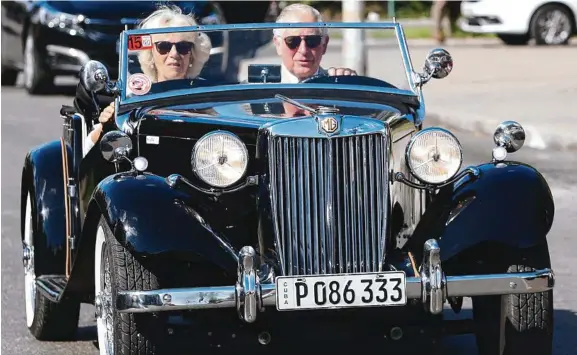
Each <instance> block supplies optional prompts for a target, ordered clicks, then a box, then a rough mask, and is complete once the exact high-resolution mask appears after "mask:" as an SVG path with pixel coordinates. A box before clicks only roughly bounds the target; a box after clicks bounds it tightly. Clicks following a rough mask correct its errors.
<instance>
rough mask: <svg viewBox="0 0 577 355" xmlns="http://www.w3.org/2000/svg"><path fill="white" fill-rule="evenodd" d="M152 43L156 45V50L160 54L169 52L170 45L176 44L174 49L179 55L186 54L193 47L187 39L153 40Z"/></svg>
mask: <svg viewBox="0 0 577 355" xmlns="http://www.w3.org/2000/svg"><path fill="white" fill-rule="evenodd" d="M154 45H155V46H156V50H157V51H158V53H160V54H162V55H164V54H166V53H168V52H170V50H171V49H172V46H176V51H177V52H178V54H180V55H185V54H188V53H190V51H191V50H192V49H193V48H194V43H193V42H188V41H180V42H176V43H174V42H169V41H158V42H154Z"/></svg>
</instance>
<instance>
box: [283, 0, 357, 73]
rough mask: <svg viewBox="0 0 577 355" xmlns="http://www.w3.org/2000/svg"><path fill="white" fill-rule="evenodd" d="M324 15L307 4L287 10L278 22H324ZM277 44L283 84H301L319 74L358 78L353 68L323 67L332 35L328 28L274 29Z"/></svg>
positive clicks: (288, 7) (296, 5)
mask: <svg viewBox="0 0 577 355" xmlns="http://www.w3.org/2000/svg"><path fill="white" fill-rule="evenodd" d="M322 21H323V20H322V16H321V14H320V12H319V11H318V10H317V9H315V8H314V7H312V6H309V5H305V4H292V5H289V6H287V7H285V8H284V9H283V10H282V12H281V13H280V14H279V16H278V18H277V21H276V22H277V23H287V22H290V23H298V22H322ZM273 42H274V44H275V47H276V51H277V54H278V55H279V56H280V57H281V59H282V65H281V82H283V83H298V82H301V81H302V80H304V79H307V78H310V77H312V76H315V75H357V73H356V72H355V71H354V70H352V69H349V68H329V69H328V70H326V69H323V68H322V67H321V65H320V64H321V60H322V58H323V55H324V54H325V53H326V50H327V45H328V42H329V36H328V34H327V30H326V29H325V28H294V29H293V28H283V29H275V30H274V38H273Z"/></svg>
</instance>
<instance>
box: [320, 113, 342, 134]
mask: <svg viewBox="0 0 577 355" xmlns="http://www.w3.org/2000/svg"><path fill="white" fill-rule="evenodd" d="M320 126H321V129H322V130H323V131H325V132H327V133H335V132H336V130H337V129H338V128H339V124H338V122H337V120H336V119H335V118H334V117H327V118H323V119H322V120H321V122H320Z"/></svg>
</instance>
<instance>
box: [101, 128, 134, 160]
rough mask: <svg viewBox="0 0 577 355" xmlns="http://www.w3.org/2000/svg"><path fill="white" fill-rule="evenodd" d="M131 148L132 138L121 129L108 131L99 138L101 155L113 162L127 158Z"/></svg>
mask: <svg viewBox="0 0 577 355" xmlns="http://www.w3.org/2000/svg"><path fill="white" fill-rule="evenodd" d="M131 150H132V140H131V139H130V137H129V136H128V135H127V134H126V133H124V132H121V131H110V132H108V133H106V134H105V135H104V136H102V139H101V140H100V151H101V152H102V156H103V157H104V159H106V160H108V161H110V162H113V163H117V162H119V161H120V160H122V159H128V156H129V155H130V151H131ZM129 161H130V160H129Z"/></svg>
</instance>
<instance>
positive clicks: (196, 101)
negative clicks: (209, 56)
mask: <svg viewBox="0 0 577 355" xmlns="http://www.w3.org/2000/svg"><path fill="white" fill-rule="evenodd" d="M301 25H302V26H304V27H306V28H307V29H308V30H309V31H310V30H311V29H316V31H327V33H328V34H329V36H330V38H331V40H330V42H329V44H328V48H327V49H326V53H325V54H324V57H323V62H322V63H323V67H325V68H326V67H329V66H335V65H340V64H342V63H339V61H340V60H341V58H342V56H341V52H340V50H339V49H340V48H342V47H341V44H339V36H340V35H341V33H344V34H345V35H347V36H349V35H351V33H352V36H353V37H352V38H354V36H356V35H358V36H359V37H358V38H362V37H361V36H365V37H366V38H368V39H369V41H368V42H366V43H367V44H366V47H365V50H366V51H367V52H366V53H367V58H368V59H367V61H368V66H367V68H368V69H367V73H366V74H365V73H363V72H361V73H360V74H363V75H356V76H346V75H339V76H329V75H328V74H319V75H316V76H313V77H311V78H309V79H306V80H304V81H302V82H300V83H294V82H290V81H287V80H285V79H283V78H284V75H285V74H284V73H283V71H282V70H281V66H280V63H281V59H280V58H279V57H278V55H277V52H276V50H275V49H274V45H275V44H274V43H271V46H270V47H266V48H264V49H263V52H261V53H258V54H257V55H256V56H255V58H254V59H251V61H247V62H244V63H243V64H242V65H241V67H242V68H241V71H240V72H239V74H238V81H234V82H223V81H219V80H217V79H214V78H204V77H203V78H189V79H175V80H170V81H162V82H153V80H151V79H150V78H149V77H148V76H146V75H144V74H143V73H142V70H141V69H142V68H141V67H140V64H139V61H138V54H139V53H140V51H142V50H150V49H144V47H145V44H146V43H151V42H153V41H152V40H151V37H150V36H152V37H154V36H157V35H160V34H163V33H167V32H171V33H172V34H176V33H185V32H198V31H202V32H208V31H260V30H269V31H270V30H271V29H277V30H281V29H287V28H288V29H290V30H291V31H294V30H295V27H297V26H301ZM361 31H363V32H361ZM371 33H373V34H374V35H373V34H371ZM311 41H314V38H313V39H312V40H311ZM373 42H374V43H375V45H373V44H371V43H373ZM120 43H121V56H120V63H119V68H120V75H119V78H117V80H111V79H110V78H109V77H108V73H107V71H106V69H105V67H104V66H103V65H101V63H98V62H94V61H91V62H89V63H88V64H86V66H85V67H84V68H83V69H82V71H81V73H80V74H81V75H80V78H81V80H80V86H79V87H80V89H81V90H84V92H85V93H86V94H87V95H89V96H88V97H91V99H90V100H88V101H87V102H88V105H90V104H93V105H94V109H95V110H96V112H97V113H98V111H99V110H101V109H102V107H103V106H104V105H105V104H104V103H103V100H102V98H105V97H109V98H110V99H111V100H114V103H115V110H116V111H115V112H116V115H115V118H114V120H112V121H111V123H109V124H105V128H104V134H103V135H102V136H101V138H99V141H98V142H97V144H96V145H95V146H93V147H92V148H91V149H86V146H85V144H86V137H87V134H88V132H89V131H90V130H91V127H92V125H93V124H94V123H95V122H96V121H95V117H97V116H93V115H90V114H87V113H86V112H77V111H78V110H74V109H71V108H70V107H67V106H63V108H62V110H61V116H62V119H63V121H64V128H63V134H62V137H61V138H60V139H57V140H54V141H51V142H48V143H46V144H44V145H41V146H39V147H35V148H33V149H32V150H31V151H30V152H29V153H28V155H27V156H26V159H25V162H24V167H23V171H22V226H21V227H22V242H23V260H24V269H25V286H26V297H25V304H26V319H27V326H28V327H29V329H30V331H31V333H32V334H33V335H34V336H35V337H36V338H37V339H41V340H54V339H66V338H73V336H74V334H75V331H76V329H77V326H78V318H79V307H80V304H81V303H88V304H94V306H95V314H96V322H97V329H98V343H99V349H100V353H101V354H113V353H117V354H152V353H162V352H163V351H164V350H165V349H172V350H167V351H168V353H171V354H174V353H178V354H180V353H186V354H189V353H195V354H198V353H201V351H202V350H201V349H217V348H220V349H232V350H233V352H235V353H238V351H241V350H239V349H242V348H240V346H246V347H247V349H254V350H255V351H257V350H258V349H261V348H264V349H267V351H269V349H277V350H275V351H280V350H287V349H291V347H296V350H292V351H299V352H302V351H303V349H310V348H308V347H307V348H304V346H305V344H308V342H310V344H314V346H317V347H319V348H320V350H319V351H324V350H326V349H329V348H330V346H337V349H339V350H343V349H345V348H346V347H347V346H352V347H353V349H358V347H359V345H362V346H363V349H364V348H365V347H369V346H372V345H371V344H373V345H374V346H375V347H376V348H374V349H379V351H381V350H380V349H381V347H382V346H388V345H391V346H394V345H398V344H402V347H403V349H408V348H407V346H409V345H414V344H421V345H422V344H432V343H436V344H439V341H438V339H440V337H442V336H444V335H446V334H451V333H474V334H475V336H476V339H477V347H478V348H479V352H480V354H498V353H499V354H501V353H503V351H504V353H506V354H540V355H545V354H551V351H552V338H553V287H554V273H553V270H552V268H551V262H550V256H549V251H548V244H547V239H546V237H547V234H548V232H549V230H550V228H551V225H552V223H553V215H554V202H553V199H552V195H551V192H550V189H549V186H548V184H547V182H546V181H545V179H544V178H543V176H542V175H541V174H540V173H539V172H538V171H537V170H536V169H535V168H533V167H531V166H529V165H527V164H524V163H521V162H516V161H511V160H508V154H509V153H512V152H515V151H516V150H518V149H520V148H521V147H522V145H523V143H524V139H525V133H524V130H523V128H522V127H521V125H520V124H518V123H517V122H514V121H504V122H503V123H502V124H501V125H499V126H498V127H497V129H496V131H495V134H494V142H495V147H494V149H493V151H492V153H491V156H490V157H489V159H488V161H487V162H485V163H482V164H479V165H475V166H468V167H465V168H462V156H463V152H462V148H461V145H460V143H459V141H458V140H457V138H456V137H455V136H454V135H453V134H452V133H451V132H449V131H448V130H446V129H443V128H439V127H424V126H423V121H424V119H425V113H426V110H425V102H424V95H423V85H424V84H425V83H427V82H428V81H429V80H431V79H432V78H436V79H441V78H444V77H446V76H447V75H448V74H449V73H450V72H451V70H452V68H453V61H452V58H451V56H450V54H449V53H448V52H447V51H445V50H444V49H439V48H437V49H433V50H431V51H430V52H429V54H428V55H427V57H426V58H425V62H424V66H423V70H422V72H418V71H415V70H414V69H413V64H412V62H411V59H410V54H409V49H408V46H407V43H406V40H405V36H404V32H403V28H402V26H401V24H399V23H398V22H396V21H393V22H384V23H370V24H368V23H318V24H316V23H315V24H306V25H305V24H300V25H298V24H294V23H292V24H276V23H267V24H236V25H211V26H201V27H187V28H161V29H154V30H149V31H144V30H128V31H124V32H122V33H121V35H120ZM136 43H140V44H142V45H141V47H140V48H137V47H138V46H136V45H135V44H136ZM311 43H312V42H311ZM383 43H384V45H383ZM278 44H279V46H280V45H282V44H281V43H280V42H279V43H278ZM391 44H392V45H391ZM321 45H322V44H321ZM129 47H130V48H129ZM465 298H471V300H472V313H471V314H472V316H471V317H465V318H463V319H459V317H456V318H455V317H448V316H447V313H451V312H454V313H459V312H460V311H461V309H462V307H463V302H464V299H465ZM445 306H447V307H445ZM449 306H450V308H449ZM452 318H454V319H452ZM417 338H418V339H422V340H423V342H419V341H416V339H417ZM306 346H309V345H306ZM311 346H312V345H311ZM174 349H177V350H174ZM310 350H311V351H312V350H313V349H310ZM292 351H291V353H292ZM315 351H316V350H315ZM327 351H328V350H327Z"/></svg>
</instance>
